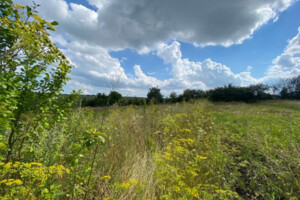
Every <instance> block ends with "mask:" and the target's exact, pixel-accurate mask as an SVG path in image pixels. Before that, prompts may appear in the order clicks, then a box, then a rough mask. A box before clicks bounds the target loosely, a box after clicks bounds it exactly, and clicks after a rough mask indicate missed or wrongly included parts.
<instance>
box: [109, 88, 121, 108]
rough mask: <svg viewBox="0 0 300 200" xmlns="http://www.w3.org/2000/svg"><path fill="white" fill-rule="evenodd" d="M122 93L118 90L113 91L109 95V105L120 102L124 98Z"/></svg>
mask: <svg viewBox="0 0 300 200" xmlns="http://www.w3.org/2000/svg"><path fill="white" fill-rule="evenodd" d="M122 98H123V97H122V95H121V94H120V93H119V92H117V91H111V92H110V93H109V95H108V99H109V105H113V104H116V103H119V102H120V101H121V99H122Z"/></svg>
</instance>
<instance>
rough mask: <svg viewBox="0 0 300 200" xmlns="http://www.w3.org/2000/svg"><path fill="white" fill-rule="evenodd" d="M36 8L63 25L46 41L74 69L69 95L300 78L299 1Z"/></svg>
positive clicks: (125, 1) (90, 0) (144, 1)
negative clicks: (80, 91) (74, 91)
mask: <svg viewBox="0 0 300 200" xmlns="http://www.w3.org/2000/svg"><path fill="white" fill-rule="evenodd" d="M18 1H19V0H16V2H18ZM19 2H20V3H23V4H24V2H25V4H26V3H28V4H30V1H29V0H25V1H19ZM37 3H39V4H41V7H40V8H39V14H40V15H41V16H42V17H43V18H45V19H47V20H49V21H51V20H56V21H58V22H59V23H60V25H59V26H58V27H57V31H56V32H55V33H51V39H52V40H53V41H54V42H55V43H56V44H57V45H58V46H59V47H60V48H61V50H62V51H63V52H64V53H65V55H66V56H67V57H68V59H69V60H70V61H71V62H72V64H73V65H74V69H73V70H72V72H71V74H70V78H71V81H70V82H69V83H68V84H67V85H66V87H65V92H66V93H68V92H70V91H71V90H73V89H75V90H78V89H81V90H82V92H83V93H84V94H96V93H99V92H109V90H111V89H115V90H117V91H119V92H121V93H122V94H123V95H127V96H145V95H146V94H147V91H148V89H149V88H150V87H156V86H157V87H159V88H161V90H162V92H163V94H164V95H165V96H167V95H168V94H170V93H171V92H172V91H175V92H177V93H181V92H182V91H183V90H184V89H187V88H194V89H204V90H206V89H210V88H214V87H218V86H222V85H224V84H228V83H233V84H235V85H241V86H244V85H249V84H257V83H273V82H276V81H278V80H279V79H282V78H288V77H291V76H296V75H299V74H300V34H299V31H300V29H299V27H300V20H299V19H300V12H299V10H300V1H295V0H273V1H269V0H261V1H253V0H243V1H240V0H227V1H218V0H210V1H207V0H191V1H181V0H163V1H161V0H152V1H148V0H67V1H65V0H48V1H42V0H37Z"/></svg>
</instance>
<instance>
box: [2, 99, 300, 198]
mask: <svg viewBox="0 0 300 200" xmlns="http://www.w3.org/2000/svg"><path fill="white" fill-rule="evenodd" d="M299 110H300V103H299V102H297V101H266V102H260V103H256V104H244V103H215V104H212V103H209V102H207V101H204V100H203V101H197V102H194V103H193V104H189V103H182V104H173V105H152V106H144V107H120V108H118V107H115V108H113V109H109V110H108V112H106V111H93V110H91V109H81V110H76V111H74V112H73V113H72V114H71V116H70V117H69V119H68V121H67V122H65V123H61V124H57V125H56V126H55V127H52V128H51V129H49V130H47V131H48V134H47V135H48V136H47V137H45V139H43V140H42V141H40V143H41V144H40V147H39V151H37V152H39V153H38V154H35V155H36V159H37V160H38V161H39V162H40V163H42V164H43V165H45V166H48V167H50V166H54V165H55V166H58V164H61V165H63V166H64V168H63V169H62V170H64V171H67V172H68V173H63V172H61V174H59V176H53V177H52V178H51V179H49V180H47V181H54V183H55V185H56V187H57V188H59V189H57V190H55V189H52V191H51V189H50V188H49V189H48V190H49V191H48V192H49V193H51V192H52V193H53V195H56V196H55V199H106V200H107V199H128V200H129V199H141V200H142V199H299V198H300V189H299V188H300V111H299ZM99 138H100V140H101V141H102V142H101V143H96V141H98V140H99ZM104 140H105V141H104ZM97 146H98V148H96V147H97ZM42 147H43V148H42ZM36 148H37V147H36ZM95 151H96V154H95ZM94 155H96V156H95V159H94ZM6 168H7V166H6ZM0 170H2V171H1V172H3V173H4V172H5V165H1V166H0ZM6 170H8V169H6ZM69 171H70V172H69ZM62 174H63V175H62ZM89 177H90V178H89ZM20 179H21V180H22V181H23V179H22V177H21V178H20ZM0 181H1V180H0ZM0 184H2V185H3V184H5V183H0ZM25 184H27V183H26V182H25V181H23V183H22V184H19V185H18V184H11V185H10V189H9V188H7V189H5V190H1V191H2V193H1V195H2V196H3V195H4V194H3V191H4V192H7V191H12V192H15V193H16V192H17V190H16V189H17V188H20V187H22V186H24V187H25ZM28 184H29V183H28ZM35 184H36V183H35ZM29 186H30V185H29ZM29 186H28V187H29ZM31 186H33V184H32V185H31ZM52 187H54V186H52ZM41 188H46V186H44V185H41ZM41 191H44V190H43V189H41ZM53 191H57V192H56V193H54V192H53ZM58 191H59V192H58ZM37 193H38V192H37ZM52 193H51V194H52ZM48 196H49V195H48ZM44 198H45V197H44ZM32 199H34V195H32ZM45 199H47V198H45ZM49 199H51V198H49ZM52 199H53V198H52Z"/></svg>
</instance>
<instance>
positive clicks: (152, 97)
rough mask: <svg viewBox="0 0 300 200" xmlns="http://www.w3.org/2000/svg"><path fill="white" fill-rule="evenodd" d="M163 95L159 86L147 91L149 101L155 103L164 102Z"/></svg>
mask: <svg viewBox="0 0 300 200" xmlns="http://www.w3.org/2000/svg"><path fill="white" fill-rule="evenodd" d="M163 100H164V99H163V96H162V94H161V93H160V89H159V88H158V87H152V88H150V89H149V91H148V93H147V101H148V102H152V103H154V104H158V103H162V102H163Z"/></svg>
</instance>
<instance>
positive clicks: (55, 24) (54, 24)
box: [51, 21, 59, 26]
mask: <svg viewBox="0 0 300 200" xmlns="http://www.w3.org/2000/svg"><path fill="white" fill-rule="evenodd" d="M51 24H52V25H53V26H57V25H59V23H58V22H57V21H53V22H51Z"/></svg>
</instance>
